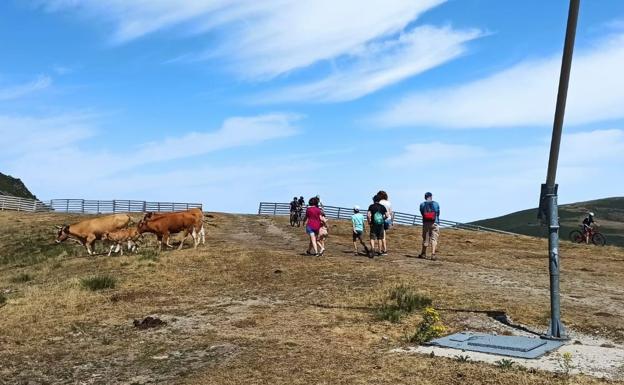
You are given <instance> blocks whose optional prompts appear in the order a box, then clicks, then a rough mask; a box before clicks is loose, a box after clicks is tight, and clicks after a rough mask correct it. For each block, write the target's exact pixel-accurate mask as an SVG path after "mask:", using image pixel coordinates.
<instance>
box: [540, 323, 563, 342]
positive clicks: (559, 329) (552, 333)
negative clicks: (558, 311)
mask: <svg viewBox="0 0 624 385" xmlns="http://www.w3.org/2000/svg"><path fill="white" fill-rule="evenodd" d="M553 326H556V330H553ZM541 338H543V339H545V340H556V341H568V340H569V339H570V336H568V333H567V332H566V328H565V326H563V323H562V322H561V321H559V322H557V324H556V325H553V324H552V320H551V322H550V326H549V327H548V332H546V334H544V335H542V336H541Z"/></svg>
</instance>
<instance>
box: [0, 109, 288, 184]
mask: <svg viewBox="0 0 624 385" xmlns="http://www.w3.org/2000/svg"><path fill="white" fill-rule="evenodd" d="M298 119H299V116H296V115H289V114H278V113H275V114H267V115H259V116H252V117H234V118H230V119H227V120H225V121H224V123H223V125H222V126H221V127H220V128H219V129H217V130H213V131H205V132H194V133H189V134H185V135H182V136H181V137H180V138H166V139H161V140H158V141H154V142H149V143H145V144H142V145H138V146H137V148H136V149H135V150H132V151H124V152H120V151H115V149H114V148H100V149H98V150H93V149H87V148H85V147H83V146H82V145H81V142H82V140H83V139H85V138H91V137H93V139H96V138H97V137H96V136H95V135H96V133H97V130H96V129H95V128H94V127H95V124H94V123H93V122H92V120H89V119H86V118H83V117H71V116H70V117H59V118H45V119H43V118H24V117H21V118H7V117H3V116H0V135H2V136H3V137H4V138H7V139H8V142H10V143H15V145H13V146H11V147H10V148H8V149H6V151H5V150H3V152H2V153H0V166H2V169H4V170H6V171H7V172H10V173H11V174H13V175H18V176H19V177H20V178H22V179H23V180H24V181H26V182H27V184H28V185H29V186H32V187H33V190H34V191H37V194H38V195H40V196H50V195H52V196H57V195H56V193H55V191H58V192H59V193H60V192H63V193H64V194H65V193H68V192H71V191H74V192H76V194H78V193H79V194H78V195H79V196H80V195H84V196H92V195H93V192H94V191H96V190H95V189H97V188H98V186H100V187H99V188H101V189H102V191H109V192H110V191H113V190H114V188H115V186H116V184H115V183H114V181H115V180H123V176H125V175H131V174H137V172H138V170H142V167H145V166H149V165H153V164H159V165H161V164H163V165H165V166H166V162H172V161H175V160H183V159H188V158H190V157H193V156H199V155H205V154H209V153H213V152H216V151H220V150H225V149H232V148H241V147H249V146H253V145H258V144H261V143H265V142H267V141H270V140H275V139H279V138H285V137H289V136H292V135H296V134H297V133H298V132H299V130H298V129H297V127H296V126H295V125H294V123H295V122H296V121H297V120H298ZM107 135H109V136H114V133H110V134H107ZM91 142H92V143H96V142H95V140H92V141H91ZM108 142H110V143H114V138H112V137H111V138H109V140H108ZM197 162H198V161H197V160H193V161H192V162H188V164H189V167H191V168H192V166H195V165H196V164H197ZM165 168H166V167H165ZM138 175H140V173H138ZM135 179H136V180H140V179H141V178H135ZM102 180H108V181H113V182H111V183H113V184H112V185H111V187H106V188H104V187H102V183H101V182H100V181H102ZM161 182H162V180H161ZM179 187H180V186H178V185H176V188H179ZM131 190H132V189H130V188H127V187H126V188H123V187H121V188H119V189H118V191H119V192H123V191H131ZM88 192H91V193H88Z"/></svg>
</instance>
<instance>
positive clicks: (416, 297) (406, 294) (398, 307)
mask: <svg viewBox="0 0 624 385" xmlns="http://www.w3.org/2000/svg"><path fill="white" fill-rule="evenodd" d="M430 305H431V299H430V298H428V297H425V296H424V295H422V294H420V293H417V292H415V291H414V289H412V288H411V287H409V286H407V285H404V284H400V285H397V286H395V287H393V288H391V289H390V291H389V292H388V295H387V299H386V300H385V301H384V302H383V303H382V304H380V305H377V307H376V309H375V315H376V316H377V318H378V319H380V320H386V321H390V322H399V321H400V320H401V317H402V316H403V315H404V314H409V313H412V312H413V311H415V310H419V309H422V308H425V307H427V306H430Z"/></svg>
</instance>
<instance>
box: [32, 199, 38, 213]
mask: <svg viewBox="0 0 624 385" xmlns="http://www.w3.org/2000/svg"><path fill="white" fill-rule="evenodd" d="M36 212H37V201H36V200H33V213H36Z"/></svg>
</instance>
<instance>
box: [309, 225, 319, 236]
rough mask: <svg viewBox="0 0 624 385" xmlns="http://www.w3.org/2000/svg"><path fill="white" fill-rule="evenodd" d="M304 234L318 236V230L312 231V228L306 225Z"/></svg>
mask: <svg viewBox="0 0 624 385" xmlns="http://www.w3.org/2000/svg"><path fill="white" fill-rule="evenodd" d="M306 233H307V234H308V235H312V234H314V235H318V233H319V231H318V230H314V229H312V228H311V227H310V226H309V225H308V226H306Z"/></svg>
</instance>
